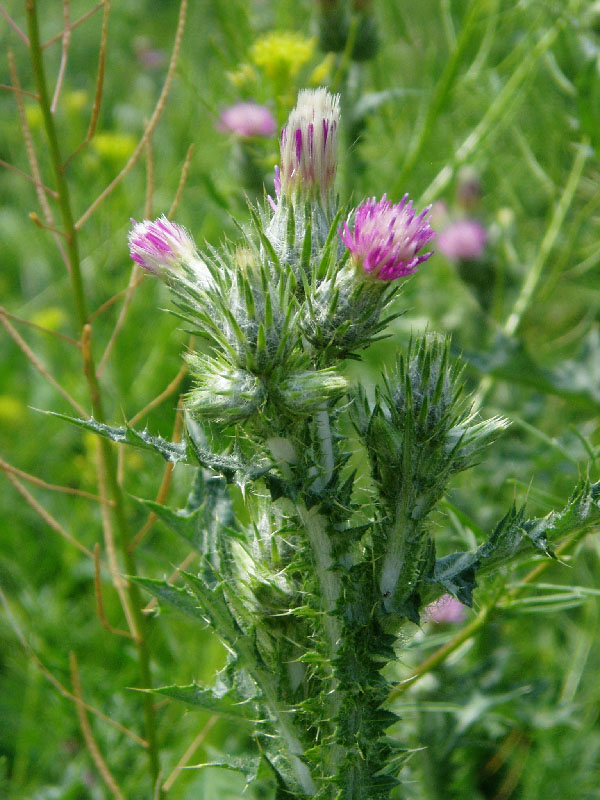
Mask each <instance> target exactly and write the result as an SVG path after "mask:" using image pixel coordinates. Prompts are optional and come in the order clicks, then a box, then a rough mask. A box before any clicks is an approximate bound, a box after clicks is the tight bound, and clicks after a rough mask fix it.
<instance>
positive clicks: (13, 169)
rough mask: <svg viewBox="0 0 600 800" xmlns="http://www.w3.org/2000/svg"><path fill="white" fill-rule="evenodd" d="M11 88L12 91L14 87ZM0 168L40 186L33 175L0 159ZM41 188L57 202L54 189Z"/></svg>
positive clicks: (56, 194)
mask: <svg viewBox="0 0 600 800" xmlns="http://www.w3.org/2000/svg"><path fill="white" fill-rule="evenodd" d="M0 88H3V87H2V86H1V84H0ZM10 88H11V89H12V86H11V87H10ZM23 94H24V92H23ZM0 167H4V168H5V169H9V170H11V172H16V173H17V175H20V176H21V178H24V179H25V180H26V181H29V183H33V184H34V186H38V185H39V184H36V182H35V180H34V179H33V178H32V177H31V175H28V174H27V173H26V172H23V170H22V169H19V168H18V167H15V166H14V165H13V164H9V163H8V161H4V160H3V159H2V158H0ZM41 188H42V189H43V190H44V191H45V192H47V194H49V195H50V197H53V198H54V199H55V200H56V198H57V197H58V193H57V192H55V191H54V189H51V188H50V187H49V186H44V185H42V186H41Z"/></svg>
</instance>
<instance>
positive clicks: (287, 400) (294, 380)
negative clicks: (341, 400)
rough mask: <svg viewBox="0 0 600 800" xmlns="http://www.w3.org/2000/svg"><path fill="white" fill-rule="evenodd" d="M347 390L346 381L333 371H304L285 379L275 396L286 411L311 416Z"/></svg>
mask: <svg viewBox="0 0 600 800" xmlns="http://www.w3.org/2000/svg"><path fill="white" fill-rule="evenodd" d="M347 388H348V381H347V380H346V378H344V377H343V376H342V375H340V374H339V373H338V372H337V370H335V369H320V370H305V371H304V372H297V373H294V374H292V375H289V376H288V377H287V378H285V379H284V380H283V381H282V382H281V384H280V385H279V387H278V389H277V394H278V395H279V397H280V398H281V401H282V403H283V405H284V406H285V407H286V408H287V409H288V410H291V411H295V412H297V413H305V414H311V413H313V412H314V411H315V410H317V409H318V408H320V407H321V406H322V405H323V403H325V402H327V401H330V400H333V399H335V398H336V397H339V396H340V395H342V394H343V393H344V392H345V391H346V389H347Z"/></svg>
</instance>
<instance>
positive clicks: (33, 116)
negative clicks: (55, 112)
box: [25, 103, 44, 130]
mask: <svg viewBox="0 0 600 800" xmlns="http://www.w3.org/2000/svg"><path fill="white" fill-rule="evenodd" d="M25 119H26V120H27V124H28V125H29V127H30V128H31V129H32V130H35V129H36V128H41V126H42V123H43V121H44V117H43V115H42V109H41V108H40V107H39V106H38V105H37V103H36V104H35V105H34V104H33V103H27V104H26V105H25Z"/></svg>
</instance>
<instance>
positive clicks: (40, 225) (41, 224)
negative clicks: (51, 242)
mask: <svg viewBox="0 0 600 800" xmlns="http://www.w3.org/2000/svg"><path fill="white" fill-rule="evenodd" d="M28 216H29V219H30V220H31V221H32V222H33V224H34V225H37V227H38V228H41V229H42V230H44V231H50V233H55V234H56V235H57V236H62V237H63V239H66V238H67V237H66V235H65V233H64V232H63V231H60V230H59V229H58V228H54V227H53V226H52V225H47V224H46V223H45V222H42V220H41V219H40V218H39V217H38V215H37V213H36V212H35V211H30V212H29V214H28Z"/></svg>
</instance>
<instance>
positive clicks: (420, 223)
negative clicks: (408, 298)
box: [339, 194, 435, 281]
mask: <svg viewBox="0 0 600 800" xmlns="http://www.w3.org/2000/svg"><path fill="white" fill-rule="evenodd" d="M430 208H431V206H428V207H427V208H426V209H425V210H424V211H423V212H422V213H421V214H419V216H417V215H416V211H415V209H414V208H413V204H412V202H411V200H409V198H408V195H407V194H405V195H404V197H403V198H402V200H401V202H400V203H395V204H392V203H390V202H389V200H387V198H386V196H385V195H383V197H382V198H381V200H379V202H378V201H377V200H376V199H375V198H374V197H372V198H370V199H367V200H365V202H364V203H363V204H362V205H360V206H359V207H358V208H357V209H356V211H355V213H354V230H353V231H350V228H349V227H348V223H347V222H345V223H344V227H343V228H342V229H341V230H340V232H339V233H340V237H341V239H342V241H343V242H344V244H345V245H346V247H347V248H348V250H350V253H351V254H352V260H353V261H354V263H355V265H356V266H357V267H362V269H364V271H365V272H366V273H367V274H368V275H370V276H371V277H373V278H376V279H377V280H380V281H392V280H394V279H395V278H403V277H405V276H406V275H412V274H413V272H416V271H417V266H418V265H419V264H422V263H423V261H427V259H428V258H429V257H430V256H431V255H432V253H431V252H429V253H423V255H420V256H419V255H417V253H418V252H419V250H421V248H423V247H425V245H426V244H428V243H429V242H430V241H431V240H432V239H433V237H434V236H435V231H433V230H432V228H431V226H430V225H429V221H428V220H426V219H425V218H426V217H427V215H428V214H429V210H430Z"/></svg>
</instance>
